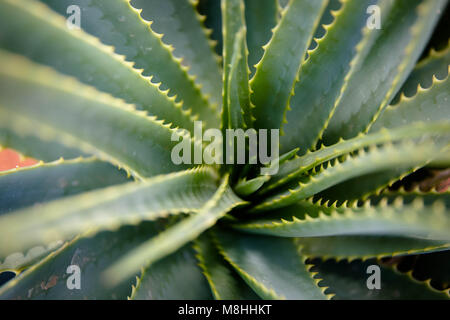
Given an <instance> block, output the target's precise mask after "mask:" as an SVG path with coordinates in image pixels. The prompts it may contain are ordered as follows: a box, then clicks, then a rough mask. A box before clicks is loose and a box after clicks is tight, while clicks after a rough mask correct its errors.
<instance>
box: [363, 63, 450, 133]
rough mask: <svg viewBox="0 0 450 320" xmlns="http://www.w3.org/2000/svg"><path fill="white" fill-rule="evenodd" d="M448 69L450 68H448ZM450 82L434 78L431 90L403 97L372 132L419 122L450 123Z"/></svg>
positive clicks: (423, 90) (386, 111)
mask: <svg viewBox="0 0 450 320" xmlns="http://www.w3.org/2000/svg"><path fill="white" fill-rule="evenodd" d="M447 68H450V66H448V67H447ZM449 106H450V80H449V77H448V76H447V78H445V79H444V80H437V79H436V78H434V80H433V84H432V86H431V87H430V88H429V89H421V88H419V90H418V92H417V94H416V95H415V96H414V97H412V98H407V97H405V96H403V98H402V99H401V100H400V102H399V104H397V105H391V106H389V107H387V108H386V109H385V110H384V112H383V114H382V115H381V116H380V117H379V118H378V119H377V120H376V121H375V123H374V124H373V126H372V128H371V132H375V131H377V130H379V129H380V128H395V127H398V126H402V125H405V124H409V123H414V122H419V121H425V122H430V121H439V120H441V121H442V120H446V121H448V122H450V108H449Z"/></svg>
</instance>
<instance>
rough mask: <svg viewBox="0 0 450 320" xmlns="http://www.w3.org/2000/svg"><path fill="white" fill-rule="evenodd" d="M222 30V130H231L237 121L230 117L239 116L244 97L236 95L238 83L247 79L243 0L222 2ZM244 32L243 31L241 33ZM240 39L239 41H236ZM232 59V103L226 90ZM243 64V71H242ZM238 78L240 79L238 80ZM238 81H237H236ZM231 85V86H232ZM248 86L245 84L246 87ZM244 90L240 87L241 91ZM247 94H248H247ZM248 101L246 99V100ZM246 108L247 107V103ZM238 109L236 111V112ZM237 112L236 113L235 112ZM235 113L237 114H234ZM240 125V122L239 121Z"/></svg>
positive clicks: (228, 84) (228, 86)
mask: <svg viewBox="0 0 450 320" xmlns="http://www.w3.org/2000/svg"><path fill="white" fill-rule="evenodd" d="M221 6H222V29H223V39H224V41H223V53H222V55H223V91H222V94H223V104H222V130H225V129H227V128H231V127H232V124H235V125H236V124H237V121H238V120H237V119H236V118H233V119H230V117H232V116H234V117H236V115H237V116H240V112H241V110H240V108H239V105H240V102H241V101H240V100H241V99H242V98H244V99H245V97H244V92H243V91H241V92H242V95H239V94H238V93H237V90H238V82H239V84H240V85H242V83H241V79H242V81H244V79H245V78H244V77H247V79H248V67H247V54H248V53H247V48H246V44H245V17H244V2H243V0H229V1H222V2H221ZM242 30H244V31H242ZM239 32H241V33H243V34H242V35H241V36H238V33H239ZM238 39H240V40H238ZM235 50H239V51H240V52H239V53H235ZM233 59H234V64H235V67H234V68H235V71H234V77H236V78H235V79H234V80H233V82H234V86H235V87H233V88H232V89H233V90H234V92H233V93H231V94H232V97H233V98H234V97H236V95H237V97H236V98H235V99H234V100H233V101H229V100H230V93H229V92H228V90H229V89H230V82H231V81H230V72H231V68H232V61H233ZM244 64H245V70H242V69H243V67H244ZM238 77H240V79H239V78H238ZM238 79H239V80H238ZM232 85H233V84H232ZM247 86H248V85H247V84H246V87H247ZM243 89H244V88H243V87H241V90H243ZM247 94H248V92H247ZM247 99H248V98H247ZM230 102H233V103H234V106H233V109H234V110H233V111H231V110H230V106H229V103H230ZM247 104H248V107H249V103H247ZM236 109H238V110H236ZM236 111H238V112H236ZM236 113H237V114H236ZM240 122H241V123H242V120H241V121H240Z"/></svg>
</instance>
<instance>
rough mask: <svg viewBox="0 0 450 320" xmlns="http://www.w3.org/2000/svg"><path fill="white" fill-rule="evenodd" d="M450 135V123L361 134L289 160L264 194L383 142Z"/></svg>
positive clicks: (280, 168) (415, 124)
mask: <svg viewBox="0 0 450 320" xmlns="http://www.w3.org/2000/svg"><path fill="white" fill-rule="evenodd" d="M449 132H450V124H448V122H432V123H420V122H418V123H414V124H408V125H405V126H401V127H399V128H393V129H389V130H388V129H382V130H380V131H378V132H376V133H371V134H367V135H365V134H359V135H358V136H357V137H355V138H352V139H349V140H346V141H345V140H343V139H341V140H340V141H339V142H338V143H336V144H334V145H331V146H322V147H321V148H320V149H319V150H317V151H314V152H311V151H308V152H307V153H306V154H305V155H303V156H301V157H298V156H296V157H295V158H294V159H292V160H289V161H285V162H284V163H282V164H281V165H280V167H279V170H278V172H277V173H276V174H275V175H273V176H272V177H271V181H270V183H268V185H267V187H265V189H264V191H266V192H267V191H269V190H272V189H275V188H277V187H279V186H280V185H283V184H285V183H287V182H289V181H292V180H293V179H295V178H298V177H300V176H301V175H302V174H305V173H306V172H307V171H308V170H311V169H313V168H314V167H316V166H319V165H321V164H323V163H326V162H327V161H330V160H332V159H336V158H338V157H340V156H344V155H347V154H349V153H351V152H355V151H357V150H359V149H362V148H366V147H369V146H375V145H378V144H382V143H388V142H395V141H401V140H406V139H413V138H425V137H439V136H440V135H445V134H447V133H449Z"/></svg>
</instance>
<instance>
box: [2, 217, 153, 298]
mask: <svg viewBox="0 0 450 320" xmlns="http://www.w3.org/2000/svg"><path fill="white" fill-rule="evenodd" d="M156 232H157V226H155V224H154V223H148V222H146V223H143V224H141V225H139V226H126V227H122V228H120V229H118V230H116V231H114V232H111V231H106V232H102V233H99V234H97V235H95V236H94V237H90V236H89V235H86V236H83V237H77V238H75V239H74V240H73V241H71V242H70V243H68V244H65V245H64V246H62V247H61V248H60V249H58V250H57V251H55V252H53V253H51V254H50V255H49V256H48V257H46V258H45V259H43V260H42V261H41V262H39V263H38V264H37V265H34V266H32V267H31V268H29V269H27V270H26V271H25V272H23V273H22V274H21V275H19V276H17V277H16V278H14V279H12V280H10V281H9V282H8V283H6V284H5V285H4V286H3V287H1V288H0V299H2V300H9V299H21V300H23V299H36V300H64V299H75V300H84V299H126V298H127V296H129V295H130V294H131V285H132V283H133V281H134V280H135V279H134V277H135V275H133V276H130V277H128V278H127V281H124V282H123V283H122V284H121V285H119V286H115V287H113V288H111V287H109V286H105V285H104V284H103V283H102V282H101V281H100V274H101V272H102V271H103V270H104V269H105V268H107V267H108V266H110V265H111V264H112V263H114V261H116V260H117V259H118V258H119V257H121V256H122V255H124V254H125V253H126V252H128V251H130V250H132V249H133V248H135V247H136V246H137V245H138V244H139V243H141V242H142V241H144V240H145V239H148V237H150V236H151V235H152V234H155V233H156ZM70 265H76V266H78V267H79V268H80V271H81V289H80V290H77V289H74V290H70V289H68V287H67V282H68V280H69V277H70V276H71V275H72V274H71V273H68V272H67V268H68V267H69V266H70ZM69 281H70V283H72V281H71V280H69Z"/></svg>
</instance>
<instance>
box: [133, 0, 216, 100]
mask: <svg viewBox="0 0 450 320" xmlns="http://www.w3.org/2000/svg"><path fill="white" fill-rule="evenodd" d="M131 5H132V6H133V7H135V8H142V12H141V16H142V18H143V19H146V20H149V21H153V23H152V28H153V30H154V31H155V32H158V33H159V34H162V35H163V37H162V41H163V42H164V43H167V44H169V45H173V46H174V51H173V54H174V55H175V56H176V57H178V58H181V59H182V61H181V63H182V65H185V66H187V67H188V68H189V70H188V72H189V74H191V75H192V76H194V77H195V81H196V82H197V83H198V84H200V85H201V89H202V91H203V92H204V93H206V94H207V95H208V96H210V99H211V101H212V102H213V103H214V104H216V105H218V106H220V105H221V104H222V95H221V92H222V71H221V70H220V67H219V61H220V58H219V57H218V56H217V55H216V53H215V52H214V46H215V42H214V41H212V40H210V39H209V35H210V33H211V30H208V29H205V28H204V26H203V23H204V20H205V17H203V16H200V15H199V14H198V13H197V12H196V6H198V1H191V0H182V1H179V0H152V1H147V0H132V1H131Z"/></svg>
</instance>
